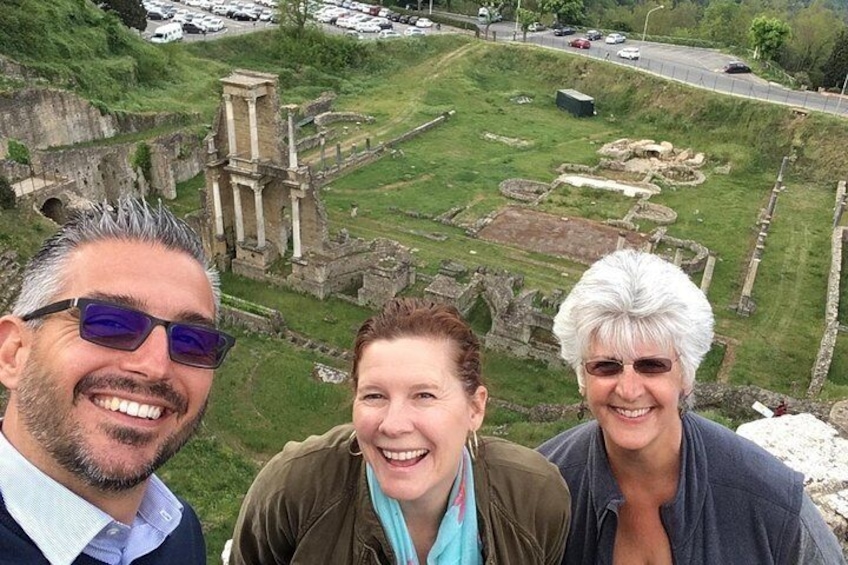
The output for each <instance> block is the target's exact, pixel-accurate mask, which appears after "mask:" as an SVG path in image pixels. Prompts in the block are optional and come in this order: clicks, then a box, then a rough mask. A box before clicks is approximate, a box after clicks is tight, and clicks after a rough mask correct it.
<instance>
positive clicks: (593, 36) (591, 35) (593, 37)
mask: <svg viewBox="0 0 848 565" xmlns="http://www.w3.org/2000/svg"><path fill="white" fill-rule="evenodd" d="M603 37H604V36H603V34H602V33H601V32H599V31H598V30H596V29H590V30H589V31H587V32H586V39H588V40H589V41H597V40H599V39H601V38H603Z"/></svg>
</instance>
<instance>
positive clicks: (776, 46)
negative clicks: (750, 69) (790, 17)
mask: <svg viewBox="0 0 848 565" xmlns="http://www.w3.org/2000/svg"><path fill="white" fill-rule="evenodd" d="M791 33H792V30H791V29H790V27H789V24H787V23H786V22H784V21H783V20H779V19H777V18H769V17H768V16H758V17H756V18H754V20H753V21H752V22H751V28H750V30H749V31H748V36H749V38H750V39H751V46H752V47H753V48H754V58H755V59H763V60H766V61H771V60H773V59H774V58H775V57H776V56H777V54H778V52H779V51H780V49H781V48H782V47H783V45H784V44H785V43H786V41H787V40H788V39H789V37H790V35H791Z"/></svg>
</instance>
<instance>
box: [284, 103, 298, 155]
mask: <svg viewBox="0 0 848 565" xmlns="http://www.w3.org/2000/svg"><path fill="white" fill-rule="evenodd" d="M296 108H297V106H291V105H289V106H286V110H288V113H289V169H292V170H294V169H297V139H295V137H294V110H295V109H296Z"/></svg>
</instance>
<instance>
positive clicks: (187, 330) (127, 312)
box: [21, 298, 236, 369]
mask: <svg viewBox="0 0 848 565" xmlns="http://www.w3.org/2000/svg"><path fill="white" fill-rule="evenodd" d="M71 308H77V309H78V310H79V312H80V316H79V333H80V337H81V338H82V339H84V340H86V341H90V342H91V343H96V344H97V345H102V346H103V347H108V348H110V349H120V350H121V351H135V350H136V349H138V348H139V347H141V344H142V343H144V341H145V340H146V339H147V337H148V336H149V335H150V332H152V331H153V328H155V327H156V326H164V327H165V332H166V333H167V335H168V355H169V356H170V358H171V360H172V361H174V362H176V363H181V364H183V365H188V366H190V367H199V368H201V369H217V368H218V367H219V366H220V365H221V363H223V362H224V357H226V356H227V352H228V351H229V350H230V348H231V347H232V346H233V345H235V343H236V340H235V338H234V337H233V336H231V335H228V334H226V333H224V332H222V331H220V330H216V329H215V328H209V327H206V326H200V325H196V324H186V323H183V322H169V321H168V320H161V319H159V318H155V317H153V316H151V315H150V314H145V313H144V312H140V311H138V310H134V309H132V308H128V307H126V306H118V305H117V304H112V303H109V302H103V301H102V300H95V299H92V298H70V299H68V300H61V301H59V302H54V303H53V304H49V305H47V306H45V307H43V308H39V309H38V310H36V311H34V312H30V313H29V314H27V315H25V316H23V317H22V318H21V319H22V320H23V321H25V322H28V321H30V320H34V319H35V318H41V317H42V316H47V315H48V314H56V313H57V312H63V311H65V310H69V309H71Z"/></svg>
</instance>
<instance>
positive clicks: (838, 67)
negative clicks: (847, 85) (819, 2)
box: [821, 28, 848, 88]
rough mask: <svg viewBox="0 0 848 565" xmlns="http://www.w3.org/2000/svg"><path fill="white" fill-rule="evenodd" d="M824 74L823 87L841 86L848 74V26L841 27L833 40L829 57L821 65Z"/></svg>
mask: <svg viewBox="0 0 848 565" xmlns="http://www.w3.org/2000/svg"><path fill="white" fill-rule="evenodd" d="M821 69H822V73H823V74H824V79H823V81H822V82H823V84H824V86H825V87H836V88H842V85H843V83H844V82H845V75H846V74H848V28H842V30H841V31H840V32H839V35H837V36H836V41H834V42H833V50H832V51H831V52H830V57H828V58H827V61H825V62H824V64H823V65H822V68H821Z"/></svg>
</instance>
